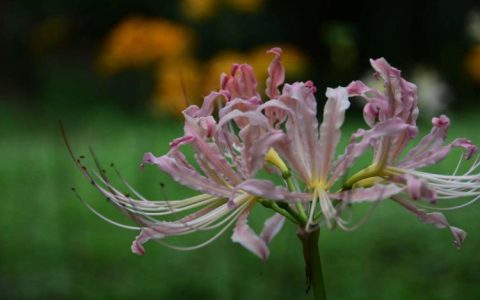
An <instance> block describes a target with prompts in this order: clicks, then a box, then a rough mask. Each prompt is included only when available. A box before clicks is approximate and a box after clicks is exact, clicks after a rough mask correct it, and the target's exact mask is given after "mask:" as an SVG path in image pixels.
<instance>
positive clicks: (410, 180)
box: [405, 174, 437, 202]
mask: <svg viewBox="0 0 480 300" xmlns="http://www.w3.org/2000/svg"><path fill="white" fill-rule="evenodd" d="M405 178H406V180H407V188H408V193H409V194H410V197H412V199H413V200H421V199H424V200H429V201H431V202H435V200H436V199H437V194H436V193H435V191H434V190H432V189H430V188H429V187H428V185H427V183H426V182H425V181H424V180H422V179H419V178H416V177H415V176H412V175H409V174H407V175H405Z"/></svg>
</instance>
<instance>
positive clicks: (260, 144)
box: [240, 126, 287, 177]
mask: <svg viewBox="0 0 480 300" xmlns="http://www.w3.org/2000/svg"><path fill="white" fill-rule="evenodd" d="M258 131H259V130H258V129H257V130H256V129H255V128H252V127H251V126H248V127H246V128H244V129H242V131H241V132H240V134H241V137H242V140H243V144H244V147H243V149H242V152H243V159H244V161H243V162H244V164H245V166H246V170H247V172H248V177H253V176H255V174H256V173H257V171H258V170H260V169H261V168H262V167H263V166H264V165H265V156H266V154H267V152H268V150H270V148H272V147H273V146H274V145H276V144H278V143H280V142H282V141H285V140H286V139H287V136H286V135H285V133H283V131H281V130H272V131H269V132H260V133H259V132H258Z"/></svg>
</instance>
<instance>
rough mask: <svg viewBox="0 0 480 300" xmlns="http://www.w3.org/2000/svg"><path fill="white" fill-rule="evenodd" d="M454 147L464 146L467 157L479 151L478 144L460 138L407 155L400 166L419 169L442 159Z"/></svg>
mask: <svg viewBox="0 0 480 300" xmlns="http://www.w3.org/2000/svg"><path fill="white" fill-rule="evenodd" d="M453 148H463V149H464V151H465V159H470V158H471V157H472V156H473V155H474V154H475V153H476V152H477V151H478V148H477V146H475V145H474V144H473V143H472V142H471V141H470V140H468V139H464V138H459V139H456V140H454V141H453V142H452V143H450V144H448V145H447V146H439V147H434V148H429V149H428V150H426V151H425V152H423V153H420V154H418V155H417V156H413V157H408V155H407V157H406V158H405V160H404V161H402V162H400V163H399V164H398V166H399V167H400V168H403V169H419V168H423V167H426V166H431V165H434V164H436V163H438V162H440V161H442V160H443V159H444V158H445V157H446V156H447V155H448V153H450V151H451V150H452V149H453Z"/></svg>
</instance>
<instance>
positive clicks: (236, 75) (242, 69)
mask: <svg viewBox="0 0 480 300" xmlns="http://www.w3.org/2000/svg"><path fill="white" fill-rule="evenodd" d="M222 90H225V91H227V92H228V93H229V96H230V97H231V99H235V98H242V99H251V98H257V99H261V97H260V95H259V94H258V92H257V81H256V79H255V75H254V74H253V68H252V67H251V66H250V65H247V64H234V65H232V69H231V71H230V75H227V76H225V77H224V78H222Z"/></svg>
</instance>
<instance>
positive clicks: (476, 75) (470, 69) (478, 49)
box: [465, 44, 480, 83]
mask: <svg viewBox="0 0 480 300" xmlns="http://www.w3.org/2000/svg"><path fill="white" fill-rule="evenodd" d="M465 70H466V71H467V73H468V75H469V76H470V77H471V78H472V79H473V80H475V81H476V82H478V83H480V44H477V45H476V46H474V47H473V48H471V49H470V51H469V52H468V53H467V55H466V56H465Z"/></svg>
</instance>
